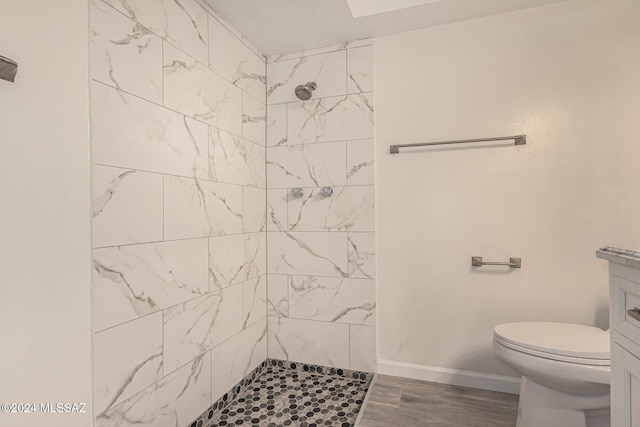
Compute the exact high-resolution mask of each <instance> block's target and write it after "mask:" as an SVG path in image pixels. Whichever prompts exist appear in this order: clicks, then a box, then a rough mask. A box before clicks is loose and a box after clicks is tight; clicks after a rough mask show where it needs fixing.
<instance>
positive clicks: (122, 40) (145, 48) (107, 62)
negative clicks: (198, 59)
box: [90, 0, 162, 104]
mask: <svg viewBox="0 0 640 427" xmlns="http://www.w3.org/2000/svg"><path fill="white" fill-rule="evenodd" d="M90 50H91V67H90V68H91V78H92V79H94V80H99V81H101V82H103V83H106V84H108V85H110V86H114V87H116V88H118V89H121V90H124V91H126V92H130V93H132V94H134V95H137V96H140V97H142V98H145V99H147V100H149V101H152V102H155V103H157V104H161V103H162V39H161V38H159V37H158V36H156V35H154V34H153V33H152V32H151V31H149V30H148V29H146V28H145V27H143V26H142V25H139V24H137V23H136V22H134V21H132V20H130V19H129V18H127V17H125V16H123V15H122V14H121V13H120V12H118V11H116V10H115V9H113V8H112V7H110V6H107V5H106V4H105V3H103V2H102V1H100V0H92V1H91V49H90Z"/></svg>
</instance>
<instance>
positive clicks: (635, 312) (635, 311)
mask: <svg viewBox="0 0 640 427" xmlns="http://www.w3.org/2000/svg"><path fill="white" fill-rule="evenodd" d="M627 314H628V315H629V316H631V318H633V319H636V320H637V321H638V322H640V308H638V307H634V308H632V309H629V310H627Z"/></svg>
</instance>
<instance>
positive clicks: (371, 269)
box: [347, 233, 376, 279]
mask: <svg viewBox="0 0 640 427" xmlns="http://www.w3.org/2000/svg"><path fill="white" fill-rule="evenodd" d="M347 238H348V244H349V276H351V277H361V278H366V279H373V278H374V277H376V239H375V234H374V233H349V234H348V236H347Z"/></svg>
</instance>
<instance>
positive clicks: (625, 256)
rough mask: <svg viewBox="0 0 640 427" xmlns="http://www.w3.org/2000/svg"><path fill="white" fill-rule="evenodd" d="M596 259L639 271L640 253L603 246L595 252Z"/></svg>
mask: <svg viewBox="0 0 640 427" xmlns="http://www.w3.org/2000/svg"><path fill="white" fill-rule="evenodd" d="M596 257H598V258H601V259H606V260H607V261H611V262H615V263H617V264H622V265H626V266H628V267H632V268H637V269H640V251H634V250H629V249H618V248H612V247H611V246H605V247H604V248H600V249H598V250H597V251H596Z"/></svg>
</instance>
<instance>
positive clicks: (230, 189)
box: [164, 176, 242, 240]
mask: <svg viewBox="0 0 640 427" xmlns="http://www.w3.org/2000/svg"><path fill="white" fill-rule="evenodd" d="M240 232H242V187H241V186H239V185H232V184H223V183H218V182H211V181H202V180H196V179H190V178H179V177H174V176H165V177H164V237H165V239H167V240H172V239H185V238H190V237H204V236H216V235H221V234H233V233H240Z"/></svg>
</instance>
